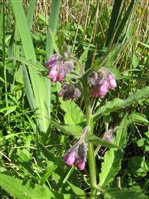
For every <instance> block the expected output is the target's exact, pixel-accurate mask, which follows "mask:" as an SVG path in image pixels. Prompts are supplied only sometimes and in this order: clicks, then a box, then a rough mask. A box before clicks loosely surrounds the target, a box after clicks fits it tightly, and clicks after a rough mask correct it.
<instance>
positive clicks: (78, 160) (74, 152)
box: [64, 142, 87, 170]
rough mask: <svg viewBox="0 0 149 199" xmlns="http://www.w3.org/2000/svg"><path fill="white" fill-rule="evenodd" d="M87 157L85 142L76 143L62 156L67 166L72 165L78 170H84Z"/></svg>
mask: <svg viewBox="0 0 149 199" xmlns="http://www.w3.org/2000/svg"><path fill="white" fill-rule="evenodd" d="M86 157H87V144H86V143H85V142H82V143H80V142H77V143H76V144H75V145H74V146H73V147H71V148H70V149H69V150H68V151H67V152H66V153H65V155H64V162H65V163H66V164H67V165H70V166H71V165H74V166H76V167H77V168H78V169H79V170H84V169H85V162H86Z"/></svg>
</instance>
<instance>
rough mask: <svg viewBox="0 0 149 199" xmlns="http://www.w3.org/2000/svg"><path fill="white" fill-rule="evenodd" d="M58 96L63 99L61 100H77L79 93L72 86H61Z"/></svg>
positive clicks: (77, 89)
mask: <svg viewBox="0 0 149 199" xmlns="http://www.w3.org/2000/svg"><path fill="white" fill-rule="evenodd" d="M58 95H59V96H60V97H63V100H70V99H72V100H77V99H78V98H79V97H80V96H81V92H80V90H79V88H77V87H76V86H75V85H74V84H63V85H62V89H61V91H60V92H59V94H58Z"/></svg>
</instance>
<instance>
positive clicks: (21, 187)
mask: <svg viewBox="0 0 149 199" xmlns="http://www.w3.org/2000/svg"><path fill="white" fill-rule="evenodd" d="M0 179H1V180H0V186H1V187H2V188H3V189H4V190H5V191H6V192H7V193H9V194H10V195H11V196H12V197H15V198H18V199H24V198H25V199H35V198H51V199H52V198H53V199H54V198H56V195H57V194H56V195H55V194H54V192H52V191H51V190H50V188H48V187H47V186H45V185H43V186H40V185H38V184H31V183H29V182H27V183H26V182H23V180H21V179H19V178H15V177H13V176H11V175H9V174H6V173H0Z"/></svg>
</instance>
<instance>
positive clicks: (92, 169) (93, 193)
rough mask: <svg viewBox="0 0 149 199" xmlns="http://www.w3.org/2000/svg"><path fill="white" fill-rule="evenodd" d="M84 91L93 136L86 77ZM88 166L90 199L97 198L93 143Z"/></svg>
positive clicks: (87, 116)
mask: <svg viewBox="0 0 149 199" xmlns="http://www.w3.org/2000/svg"><path fill="white" fill-rule="evenodd" d="M82 84H83V90H84V102H85V109H86V119H87V122H88V125H89V127H90V130H89V134H90V135H93V129H94V123H93V120H92V111H91V103H90V99H89V89H88V86H87V80H86V76H85V77H84V78H83V81H82ZM88 165H89V174H90V183H91V192H90V199H95V198H96V188H95V187H96V185H97V182H96V163H95V156H94V146H93V144H92V143H88Z"/></svg>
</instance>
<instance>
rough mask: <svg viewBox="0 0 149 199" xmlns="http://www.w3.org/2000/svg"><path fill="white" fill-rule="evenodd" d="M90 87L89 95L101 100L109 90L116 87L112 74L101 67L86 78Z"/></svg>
mask: <svg viewBox="0 0 149 199" xmlns="http://www.w3.org/2000/svg"><path fill="white" fill-rule="evenodd" d="M88 81H89V83H90V85H91V88H92V91H91V94H92V96H93V97H101V98H103V97H104V96H105V95H106V94H107V92H108V91H109V90H110V89H114V88H115V87H116V81H115V78H114V76H113V74H112V73H111V72H110V71H108V70H107V69H106V68H104V67H102V68H101V69H100V70H99V71H98V72H92V73H90V74H89V76H88Z"/></svg>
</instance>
